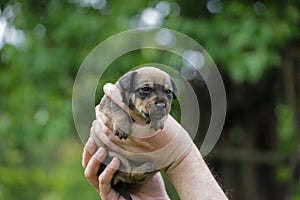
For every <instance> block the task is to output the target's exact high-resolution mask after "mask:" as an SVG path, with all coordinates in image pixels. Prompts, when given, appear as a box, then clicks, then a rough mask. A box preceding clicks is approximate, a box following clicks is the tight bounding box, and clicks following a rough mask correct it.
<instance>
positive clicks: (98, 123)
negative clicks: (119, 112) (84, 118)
mask: <svg viewBox="0 0 300 200" xmlns="http://www.w3.org/2000/svg"><path fill="white" fill-rule="evenodd" d="M106 124H107V125H105V124H104V123H103V121H102V120H101V119H97V120H94V121H93V124H92V128H91V134H95V135H96V136H98V137H100V134H101V132H104V133H105V134H106V135H109V134H113V131H112V124H111V122H110V121H107V122H106Z"/></svg>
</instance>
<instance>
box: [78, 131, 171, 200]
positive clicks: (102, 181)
mask: <svg viewBox="0 0 300 200" xmlns="http://www.w3.org/2000/svg"><path fill="white" fill-rule="evenodd" d="M103 127H104V126H103ZM91 131H94V130H93V128H91ZM107 131H108V130H107ZM97 148H98V147H97V145H96V143H95V141H94V140H93V138H92V137H90V138H89V140H88V141H87V143H86V145H85V147H84V149H83V154H82V166H83V168H84V169H85V171H84V175H85V177H86V178H87V180H88V181H89V182H90V184H91V185H92V186H93V187H94V188H95V189H96V190H97V191H98V193H99V195H100V197H101V199H103V200H106V199H108V200H109V199H113V200H115V199H116V200H118V199H124V198H123V197H122V196H121V195H120V194H119V193H118V192H117V191H116V190H114V189H113V188H112V186H111V180H112V178H113V175H114V173H115V172H116V171H117V169H118V168H119V166H120V160H119V159H118V158H114V159H113V160H112V161H111V162H110V163H109V164H108V165H107V167H106V168H105V169H104V171H103V172H102V173H101V174H100V176H99V177H98V176H97V172H98V169H99V166H100V164H101V163H102V162H103V161H104V159H105V157H106V155H107V151H106V149H105V148H103V147H100V148H99V149H98V150H97ZM94 152H95V153H94ZM124 189H125V190H126V191H127V192H128V193H129V194H130V196H131V197H132V198H133V199H169V197H168V194H167V193H166V189H165V186H164V182H163V179H162V176H161V174H160V172H158V173H156V174H155V175H154V176H153V177H152V178H151V179H149V181H147V182H146V183H144V184H142V185H139V186H135V187H133V186H131V187H127V188H124Z"/></svg>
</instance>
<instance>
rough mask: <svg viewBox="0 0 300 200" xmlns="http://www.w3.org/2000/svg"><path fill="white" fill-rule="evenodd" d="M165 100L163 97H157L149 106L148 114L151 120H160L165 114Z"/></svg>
mask: <svg viewBox="0 0 300 200" xmlns="http://www.w3.org/2000/svg"><path fill="white" fill-rule="evenodd" d="M167 112H168V110H167V102H166V100H165V99H157V100H155V102H154V104H153V105H152V106H151V109H150V112H149V115H150V119H151V120H160V119H162V118H163V117H165V116H166V115H167Z"/></svg>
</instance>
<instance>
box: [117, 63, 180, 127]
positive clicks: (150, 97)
mask: <svg viewBox="0 0 300 200" xmlns="http://www.w3.org/2000/svg"><path fill="white" fill-rule="evenodd" d="M118 85H119V87H120V88H121V93H122V97H123V101H124V103H126V104H127V105H128V106H129V108H130V112H131V114H132V116H131V117H132V118H133V119H135V117H142V118H143V119H144V120H145V122H146V123H150V121H158V120H161V119H163V118H164V117H165V116H167V115H168V114H169V113H170V110H171V103H172V98H174V99H176V98H177V97H176V96H177V88H176V86H175V83H174V81H173V79H172V78H171V77H170V76H169V75H168V74H167V73H165V72H164V71H162V70H160V69H157V68H155V67H142V68H139V69H137V70H135V71H131V72H128V73H127V74H125V75H124V76H122V77H121V78H120V79H119V81H118Z"/></svg>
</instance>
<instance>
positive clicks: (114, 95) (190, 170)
mask: <svg viewBox="0 0 300 200" xmlns="http://www.w3.org/2000/svg"><path fill="white" fill-rule="evenodd" d="M116 91H117V89H116V87H115V86H114V85H112V84H106V85H105V87H104V92H105V94H106V95H107V96H108V97H110V98H111V99H112V100H113V101H114V102H115V103H117V104H118V105H119V106H120V107H121V108H123V109H124V110H126V109H128V107H127V106H126V105H125V104H123V103H122V101H121V96H120V95H119V92H118V91H117V92H116ZM140 130H141V129H139V131H140ZM91 131H94V133H96V134H99V133H100V132H103V133H104V134H105V135H106V136H107V137H108V138H109V140H110V141H111V142H112V143H114V144H116V145H117V146H119V147H121V148H122V149H124V150H125V151H126V153H128V152H129V154H130V152H135V153H136V152H140V153H146V155H148V154H149V152H157V150H160V149H162V148H164V147H168V146H169V147H170V148H171V149H172V146H174V148H173V149H172V150H174V151H175V155H178V156H175V157H172V156H171V157H172V160H171V161H172V162H170V163H169V162H166V163H164V161H162V160H158V161H157V163H158V165H159V164H161V166H162V168H161V171H163V172H164V173H165V175H166V177H167V178H168V179H169V180H170V182H171V183H172V184H173V185H174V187H175V189H176V190H177V192H178V194H179V196H180V198H181V199H188V200H189V199H203V200H208V199H220V200H223V199H227V197H226V195H225V194H224V192H223V191H222V189H221V188H220V186H219V185H218V183H217V181H216V180H215V178H214V177H213V175H212V173H211V172H210V170H209V168H208V167H207V165H206V163H205V162H204V160H203V158H202V156H201V154H200V152H199V150H198V148H197V147H196V146H195V145H194V144H193V143H192V141H191V139H190V136H189V135H188V133H187V132H186V131H185V130H184V129H183V128H182V127H181V125H180V124H179V123H177V122H176V120H174V118H172V116H168V119H167V121H166V122H165V128H164V129H163V130H162V131H159V132H158V133H156V134H153V135H151V137H135V136H136V135H138V133H136V132H137V130H135V129H133V136H131V137H129V138H130V139H127V140H119V139H118V138H116V137H115V136H114V134H113V133H112V127H111V122H110V120H109V119H107V118H106V117H105V116H104V115H103V114H102V113H100V112H99V111H98V109H97V108H96V120H95V121H94V123H93V126H92V128H91ZM145 132H146V131H145ZM177 138H178V139H177ZM137 144H138V145H137ZM96 149H97V145H96V144H95V142H94V141H93V139H92V138H90V139H89V140H88V142H87V144H86V146H85V148H84V151H83V160H82V163H83V167H84V168H85V176H86V178H87V179H88V181H89V182H90V183H91V184H92V185H93V186H94V187H95V188H96V190H97V191H98V192H99V195H100V196H101V198H102V199H122V197H120V195H119V193H117V192H116V191H115V190H114V189H112V188H111V184H110V180H111V179H112V176H113V174H114V173H115V171H116V170H117V169H118V167H119V165H120V161H119V160H118V159H117V158H115V159H113V161H112V162H111V163H110V164H109V165H108V167H107V168H106V169H105V170H104V172H102V174H101V175H100V176H99V177H97V175H96V173H97V170H98V167H99V165H100V163H101V162H102V161H103V160H104V158H105V156H106V153H107V152H106V150H105V149H103V148H100V149H98V150H97V151H96V153H95V154H94V152H95V150H96ZM176 151H177V152H176ZM172 153H173V152H172ZM167 156H169V154H166V156H165V157H166V158H167ZM158 157H160V158H164V155H161V152H160V154H159V156H158ZM154 162H155V161H154ZM126 189H127V190H128V191H129V193H130V194H131V196H132V198H133V199H169V197H168V196H167V193H166V192H165V188H164V184H163V180H162V178H161V174H160V173H157V174H156V175H155V176H154V177H153V178H151V179H150V180H149V182H147V183H145V184H144V185H141V186H140V187H135V188H126Z"/></svg>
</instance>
